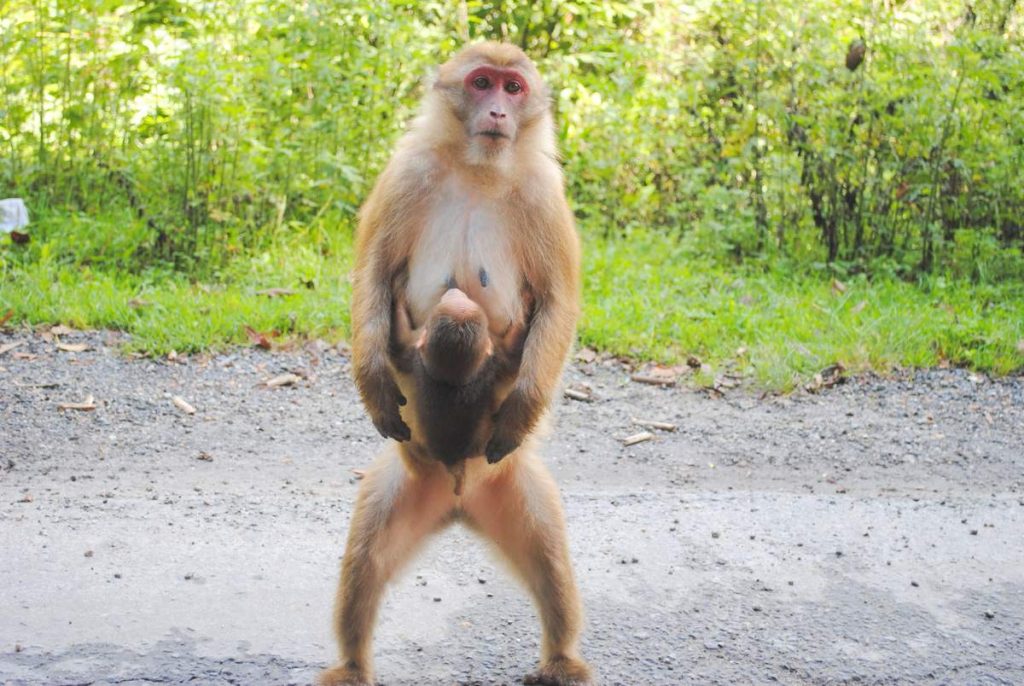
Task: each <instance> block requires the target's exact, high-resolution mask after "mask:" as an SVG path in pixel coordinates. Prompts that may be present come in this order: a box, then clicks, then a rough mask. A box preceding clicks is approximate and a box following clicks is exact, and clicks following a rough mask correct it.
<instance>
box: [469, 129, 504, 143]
mask: <svg viewBox="0 0 1024 686" xmlns="http://www.w3.org/2000/svg"><path fill="white" fill-rule="evenodd" d="M477 135H478V136H483V137H484V138H490V139H491V140H492V141H496V140H500V139H502V138H508V135H507V134H505V133H503V132H501V131H499V130H497V129H488V130H486V131H480V132H479V133H477Z"/></svg>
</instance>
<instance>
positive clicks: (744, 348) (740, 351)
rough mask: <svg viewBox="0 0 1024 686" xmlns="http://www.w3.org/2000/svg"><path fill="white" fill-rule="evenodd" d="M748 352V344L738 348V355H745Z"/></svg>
mask: <svg viewBox="0 0 1024 686" xmlns="http://www.w3.org/2000/svg"><path fill="white" fill-rule="evenodd" d="M748 352H749V351H748V350H747V346H745V345H741V346H740V347H738V348H736V357H743V356H744V355H746V354H747V353H748Z"/></svg>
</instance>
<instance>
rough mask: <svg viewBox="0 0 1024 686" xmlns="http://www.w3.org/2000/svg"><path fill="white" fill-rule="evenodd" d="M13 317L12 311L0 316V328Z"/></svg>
mask: <svg viewBox="0 0 1024 686" xmlns="http://www.w3.org/2000/svg"><path fill="white" fill-rule="evenodd" d="M13 316H14V310H7V311H6V312H4V313H3V314H2V315H0V326H3V325H4V324H6V323H7V322H8V321H10V319H11V317H13Z"/></svg>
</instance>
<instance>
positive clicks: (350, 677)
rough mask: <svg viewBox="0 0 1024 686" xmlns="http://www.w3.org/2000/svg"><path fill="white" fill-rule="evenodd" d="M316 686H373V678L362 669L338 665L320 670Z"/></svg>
mask: <svg viewBox="0 0 1024 686" xmlns="http://www.w3.org/2000/svg"><path fill="white" fill-rule="evenodd" d="M316 683H317V686H373V680H372V679H371V678H370V676H369V675H368V674H367V673H366V672H365V671H363V670H361V669H358V668H355V667H349V666H347V665H339V666H337V667H331V668H330V669H325V670H324V671H322V672H320V676H319V677H317V680H316Z"/></svg>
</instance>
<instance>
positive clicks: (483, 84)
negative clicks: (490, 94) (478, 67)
mask: <svg viewBox="0 0 1024 686" xmlns="http://www.w3.org/2000/svg"><path fill="white" fill-rule="evenodd" d="M473 86H474V87H475V88H479V89H480V90H482V91H485V90H487V89H488V88H490V86H491V80H490V79H488V78H487V77H486V76H478V77H476V78H475V79H473Z"/></svg>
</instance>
